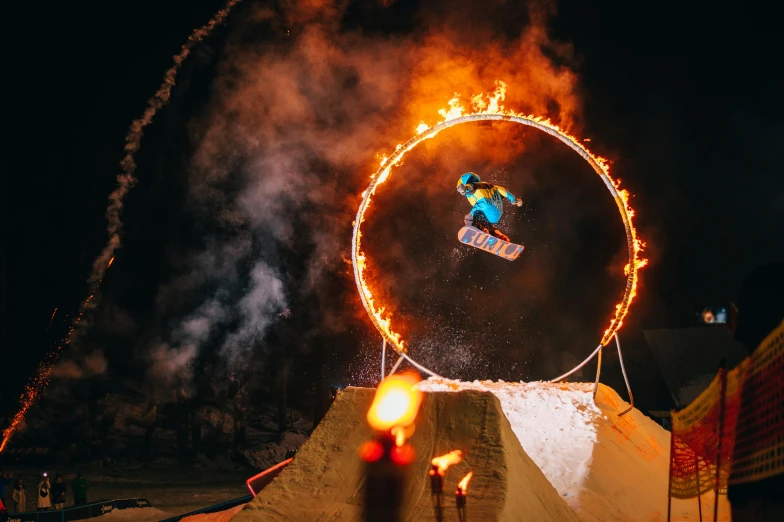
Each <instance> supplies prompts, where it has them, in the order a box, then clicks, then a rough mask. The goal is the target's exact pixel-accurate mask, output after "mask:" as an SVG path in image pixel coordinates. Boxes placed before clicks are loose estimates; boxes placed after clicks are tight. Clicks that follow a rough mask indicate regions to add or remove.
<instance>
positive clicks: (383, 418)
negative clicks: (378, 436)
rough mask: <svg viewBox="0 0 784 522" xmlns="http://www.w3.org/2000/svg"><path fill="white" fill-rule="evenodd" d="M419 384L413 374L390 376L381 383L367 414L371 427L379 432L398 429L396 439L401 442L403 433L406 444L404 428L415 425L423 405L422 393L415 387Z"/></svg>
mask: <svg viewBox="0 0 784 522" xmlns="http://www.w3.org/2000/svg"><path fill="white" fill-rule="evenodd" d="M417 382H419V378H418V377H417V376H416V375H415V374H411V373H404V374H399V375H390V376H389V377H387V378H386V379H384V380H383V381H381V384H379V385H378V390H376V396H375V398H374V399H373V404H371V405H370V410H368V414H367V419H368V423H369V424H370V427H371V428H373V429H374V430H377V431H389V430H392V429H393V428H398V429H396V430H395V434H394V435H395V438H396V439H397V440H399V439H400V438H401V433H402V434H403V435H402V437H403V441H402V442H405V430H403V429H402V428H405V427H406V426H409V425H411V424H413V422H414V419H415V418H416V415H417V412H418V411H419V405H420V404H421V403H422V392H421V391H419V389H417V388H415V387H414V385H415V384H416V383H417ZM398 445H399V446H400V445H402V443H401V444H398Z"/></svg>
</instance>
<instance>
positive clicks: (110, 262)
mask: <svg viewBox="0 0 784 522" xmlns="http://www.w3.org/2000/svg"><path fill="white" fill-rule="evenodd" d="M112 263H114V256H112V258H111V259H110V260H109V264H108V265H106V268H109V267H110V266H112Z"/></svg>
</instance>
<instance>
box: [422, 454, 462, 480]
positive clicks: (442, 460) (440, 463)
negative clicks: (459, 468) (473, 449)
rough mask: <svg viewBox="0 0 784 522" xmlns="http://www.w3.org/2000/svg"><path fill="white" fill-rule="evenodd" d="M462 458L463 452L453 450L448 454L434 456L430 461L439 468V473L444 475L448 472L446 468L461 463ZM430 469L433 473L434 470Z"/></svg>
mask: <svg viewBox="0 0 784 522" xmlns="http://www.w3.org/2000/svg"><path fill="white" fill-rule="evenodd" d="M462 460H463V452H462V451H460V450H452V451H450V452H449V453H447V454H446V455H441V456H440V457H436V458H434V459H433V460H431V461H430V463H431V464H432V465H433V466H436V467H437V468H438V474H439V475H441V476H444V474H446V470H447V469H449V466H452V465H454V464H459V463H460V461H462ZM430 471H431V474H432V472H433V470H430Z"/></svg>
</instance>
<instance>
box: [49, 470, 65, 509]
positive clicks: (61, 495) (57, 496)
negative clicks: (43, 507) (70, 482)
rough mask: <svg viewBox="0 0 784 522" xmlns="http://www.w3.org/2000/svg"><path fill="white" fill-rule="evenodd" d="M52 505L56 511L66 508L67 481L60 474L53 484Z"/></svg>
mask: <svg viewBox="0 0 784 522" xmlns="http://www.w3.org/2000/svg"><path fill="white" fill-rule="evenodd" d="M52 504H53V505H54V508H55V509H63V508H64V507H65V481H63V476H62V475H60V474H58V475H57V477H55V479H54V484H52Z"/></svg>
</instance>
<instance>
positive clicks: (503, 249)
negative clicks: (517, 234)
mask: <svg viewBox="0 0 784 522" xmlns="http://www.w3.org/2000/svg"><path fill="white" fill-rule="evenodd" d="M457 239H459V240H460V242H461V243H465V244H466V245H470V246H472V247H475V248H478V249H480V250H484V251H485V252H490V253H491V254H495V255H497V256H498V257H501V258H503V259H506V260H507V261H514V260H515V259H517V257H518V256H519V255H520V254H522V253H523V249H524V248H525V247H524V246H523V245H517V244H515V243H510V242H508V241H504V240H503V239H498V238H497V237H495V236H491V235H490V234H486V233H484V232H482V231H481V230H479V229H478V228H474V227H463V228H461V229H460V232H458V233H457Z"/></svg>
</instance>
